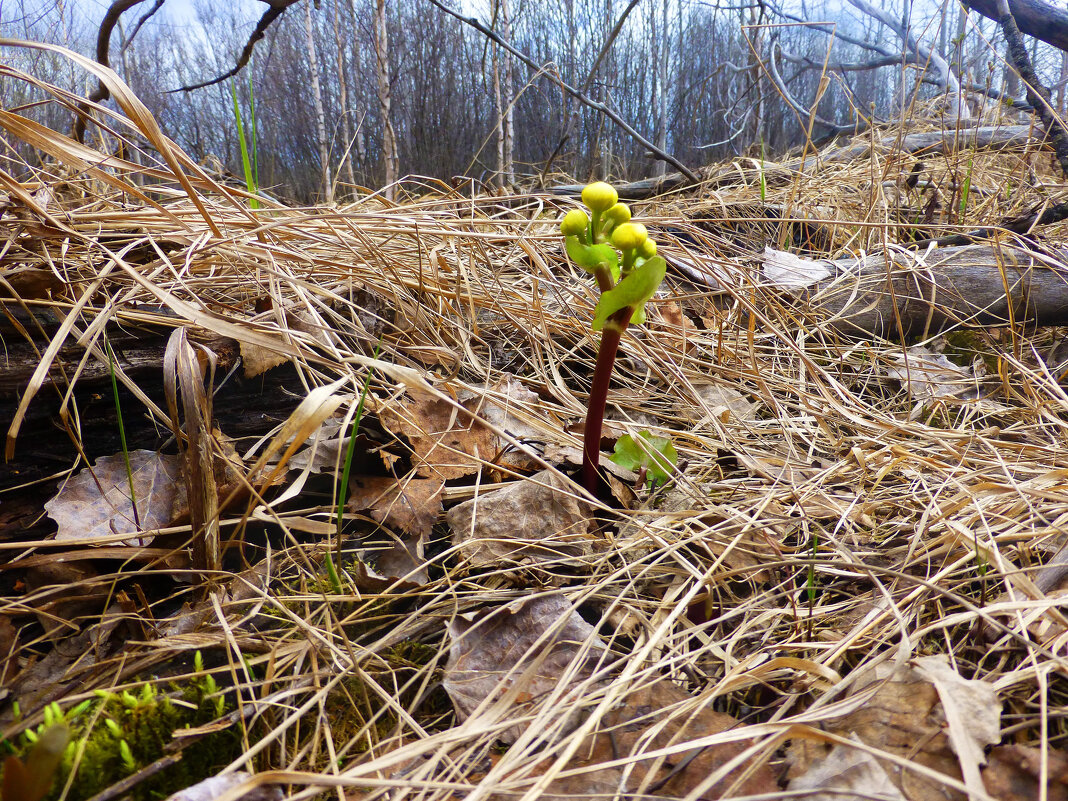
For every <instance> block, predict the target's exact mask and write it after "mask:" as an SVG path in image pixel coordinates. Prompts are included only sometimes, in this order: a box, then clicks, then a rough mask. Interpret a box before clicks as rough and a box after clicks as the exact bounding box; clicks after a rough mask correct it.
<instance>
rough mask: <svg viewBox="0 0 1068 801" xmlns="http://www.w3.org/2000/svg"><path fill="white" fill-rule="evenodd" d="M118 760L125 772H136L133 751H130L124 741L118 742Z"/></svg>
mask: <svg viewBox="0 0 1068 801" xmlns="http://www.w3.org/2000/svg"><path fill="white" fill-rule="evenodd" d="M119 758H120V759H121V760H122V766H123V767H124V768H126V770H127V771H129V772H130V773H133V772H134V771H135V770H137V760H136V759H134V755H133V751H131V750H130V744H129V743H128V742H126V741H125V740H119Z"/></svg>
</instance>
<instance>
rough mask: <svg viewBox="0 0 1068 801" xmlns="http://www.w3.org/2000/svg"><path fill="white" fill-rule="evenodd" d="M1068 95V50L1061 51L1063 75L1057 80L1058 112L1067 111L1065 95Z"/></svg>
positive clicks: (1062, 113)
mask: <svg viewBox="0 0 1068 801" xmlns="http://www.w3.org/2000/svg"><path fill="white" fill-rule="evenodd" d="M1066 95H1068V50H1065V51H1064V52H1062V53H1061V77H1060V78H1059V79H1058V80H1057V113H1058V114H1060V115H1061V116H1062V117H1063V116H1064V113H1065V103H1064V100H1065V96H1066Z"/></svg>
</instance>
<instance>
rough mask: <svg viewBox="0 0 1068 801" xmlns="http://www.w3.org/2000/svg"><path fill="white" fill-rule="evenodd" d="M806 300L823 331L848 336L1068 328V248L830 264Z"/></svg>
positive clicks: (967, 249)
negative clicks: (970, 327) (961, 327)
mask: <svg viewBox="0 0 1068 801" xmlns="http://www.w3.org/2000/svg"><path fill="white" fill-rule="evenodd" d="M829 267H830V269H831V276H830V277H828V278H826V279H824V280H821V281H819V282H818V283H816V284H814V285H813V286H811V287H809V288H808V289H807V290H805V291H804V292H803V293H802V298H803V299H804V300H805V301H807V303H808V304H809V305H810V308H814V309H815V310H816V312H817V314H818V315H819V318H820V321H821V324H826V323H827V322H829V323H830V324H831V325H833V326H834V327H835V328H836V329H837V330H839V331H841V332H843V333H846V334H849V333H852V334H854V335H855V334H857V333H862V334H875V335H877V336H886V337H894V338H896V337H897V336H902V335H903V336H904V337H906V338H913V337H923V336H926V335H929V334H934V333H937V332H940V331H946V330H948V329H951V328H954V327H956V326H958V325H985V326H1003V325H1009V324H1014V325H1020V324H1026V325H1028V326H1044V325H1066V324H1068V248H1065V247H1059V248H1054V249H1051V250H1047V251H1045V252H1044V253H1038V252H1035V251H1030V250H1025V249H1023V248H1021V247H1015V246H1007V245H997V244H981V245H967V246H963V247H951V248H932V249H931V250H929V251H925V252H919V253H914V252H906V251H897V252H893V253H890V254H885V253H883V254H876V255H871V256H868V257H866V258H864V259H861V260H859V261H858V260H856V259H844V260H839V261H834V262H830V263H829Z"/></svg>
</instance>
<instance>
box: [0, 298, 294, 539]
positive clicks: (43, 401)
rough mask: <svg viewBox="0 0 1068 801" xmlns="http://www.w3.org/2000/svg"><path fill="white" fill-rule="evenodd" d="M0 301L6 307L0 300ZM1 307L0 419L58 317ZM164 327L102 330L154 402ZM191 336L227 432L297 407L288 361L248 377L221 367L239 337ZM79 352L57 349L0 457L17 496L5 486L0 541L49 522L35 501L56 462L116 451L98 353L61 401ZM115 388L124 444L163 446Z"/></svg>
mask: <svg viewBox="0 0 1068 801" xmlns="http://www.w3.org/2000/svg"><path fill="white" fill-rule="evenodd" d="M0 307H4V304H3V303H2V302H0ZM5 311H6V312H7V315H6V316H7V321H6V322H4V323H2V324H0V336H2V337H3V340H4V342H5V343H6V346H5V351H6V352H5V362H4V369H3V370H2V371H0V419H4V420H11V419H12V417H13V416H14V413H15V410H16V408H17V407H18V404H19V401H20V399H21V396H22V392H23V390H24V389H25V387H26V384H27V382H28V381H29V379H30V376H31V375H32V374H33V372H34V370H35V369H36V368H37V365H38V362H39V360H40V353H41V352H42V351H43V350H44V348H45V347H46V345H47V341H48V337H49V336H51V335H52V334H54V333H55V329H56V327H57V324H56V323H55V322H54V321H51V322H48V321H47V320H44V319H42V318H40V317H36V318H35V319H32V320H31V319H28V315H26V314H25V312H23V311H22V310H19V309H17V308H12V307H5ZM31 322H32V324H30V325H27V323H31ZM176 324H177V321H176ZM37 326H39V327H37ZM17 328H21V329H22V331H23V332H28V331H34V332H35V336H33V341H32V342H31V341H27V340H26V339H25V338H24V334H21V335H20V333H19V332H18V331H17V330H16V329H17ZM171 330H172V327H168V326H166V325H143V326H135V325H131V324H125V325H123V326H122V328H118V327H115V328H113V329H112V328H109V332H108V341H109V343H110V344H111V347H112V349H113V351H114V353H115V359H116V363H117V366H118V367H119V368H120V369H121V370H122V371H123V372H124V373H125V374H126V375H128V376H129V377H131V378H133V379H135V380H136V381H137V385H138V387H139V388H140V389H141V390H142V391H143V392H144V393H145V394H146V395H147V396H148V397H149V398H151V399H152V400H153V401H155V402H156V403H157V404H158V405H160V406H163V405H164V392H163V355H164V352H165V350H166V346H167V339H168V337H169V335H170V332H171ZM194 336H196V335H194ZM196 338H197V339H198V341H200V342H201V343H202V344H204V345H205V346H207V347H209V348H210V349H211V350H212V351H214V352H215V353H216V354H217V356H218V359H219V361H218V368H217V373H216V375H217V379H216V380H217V383H218V384H219V386H217V387H216V389H217V391H218V394H217V395H216V396H215V420H214V423H215V425H216V426H217V427H219V428H220V429H221V430H223V431H225V432H226V434H227V435H228V436H231V437H233V438H235V439H236V438H241V437H260V436H262V435H263V434H265V433H267V432H268V431H270V430H271V428H273V427H274V426H276V425H277V424H279V423H280V422H281V421H282V420H284V419H285V417H286V416H287V415H288V414H289V413H290V412H291V411H292V410H293V409H294V408H295V407H296V405H297V403H298V402H299V400H300V399H299V397H296V396H294V395H292V394H291V393H290V392H289V391H288V389H287V387H289V386H291V385H293V384H294V382H295V380H296V379H295V377H294V375H293V370H292V368H290V367H287V366H282V367H278V368H275V369H274V370H271V371H269V372H268V373H266V374H264V375H263V376H259V377H256V378H253V379H246V378H244V377H243V376H242V375H241V371H240V370H238V371H235V372H234V373H233V374H232V375H228V373H229V372H230V369H231V368H232V367H233V366H234V365H235V364H236V363H237V359H238V346H237V343H236V342H234V341H232V340H229V339H225V338H223V337H218V336H214V335H209V334H206V332H200V335H199V336H197V337H196ZM84 357H85V351H84V349H83V348H82V347H81V346H80V345H78V344H77V343H76V342H74V341H73V340H72V341H71V342H69V343H68V344H66V345H64V346H63V348H61V349H60V352H59V355H58V357H57V358H56V360H55V363H54V365H53V367H52V369H51V370H50V372H49V375H48V378H47V379H46V381H45V384H44V386H43V387H42V389H41V391H40V392H38V393H37V395H36V396H35V397H34V400H33V403H31V404H30V407H29V411H28V413H27V416H26V419H25V421H24V424H23V427H22V430H21V432H20V434H19V439H18V441H17V442H16V450H15V457H14V459H12V460H11V461H9V462H5V463H0V493H4V492H5V491H9V490H12V489H13V488H15V487H21V489H20V490H19V491H18V492H17V493H16V494H15V497H11V495H10V494H8V495H4V496H3V497H4V498H5V501H4V508H3V512H2V513H0V541H3V540H6V539H10V538H12V537H14V536H16V535H17V536H18V537H20V538H25V537H26V536H27V535H28V534H33V533H38V534H42V535H43V534H46V533H47V532H48V530H49V528H50V526H51V524H50V523H48V522H47V521H46V520H45V521H42V519H41V504H42V502H43V501H44V500H46V499H47V498H48V497H50V496H51V494H53V493H54V491H55V486H56V484H57V482H58V481H59V480H60V478H61V477H62V473H63V471H65V470H66V469H69V468H70V467H71V466H73V465H74V464H75V463H76V462H77V460H78V459H79V454H83V455H84V456H85V457H87V458H88V459H89V460H90V461H92V460H94V459H96V458H97V457H99V456H106V455H111V454H114V453H118V452H120V451H121V448H122V443H121V441H120V435H119V424H118V420H117V418H116V414H115V402H114V397H113V393H112V388H111V372H110V370H109V367H108V364H107V363H106V362H101V361H99V360H97V359H90V360H89V361H88V362H87V363H86V364H85V365H84V366H83V368H82V371H81V373H80V374H78V376H77V380H76V382H75V385H74V388H73V390H72V391H71V397H70V399H69V400H68V401H67V402H66V403H64V396H65V394H66V393H67V392H68V389H69V383H70V382H71V381H72V379H73V378H74V376H75V372H76V370H77V367H78V365H79V363H80V362H81V361H82V360H83V358H84ZM119 396H120V403H121V404H122V408H123V410H124V414H123V429H124V430H125V433H126V438H127V441H128V443H129V447H130V448H131V449H138V448H148V449H152V450H156V449H159V448H160V447H162V446H163V444H164V442H165V440H166V439H167V437H168V435H169V433H170V431H169V429H167V427H166V424H165V423H163V422H161V421H158V420H153V419H151V418H150V417H149V416H148V415H147V414H145V413H143V410H140V409H139V402H138V401H137V400H136V399H135V398H134V397H133V395H132V394H131V393H129V392H128V391H127V390H125V389H120V391H119ZM64 409H65V411H64ZM139 412H140V413H139ZM76 441H77V444H76Z"/></svg>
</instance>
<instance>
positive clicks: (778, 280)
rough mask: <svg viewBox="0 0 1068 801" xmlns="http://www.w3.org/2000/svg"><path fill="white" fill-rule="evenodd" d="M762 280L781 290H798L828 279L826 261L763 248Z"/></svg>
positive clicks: (828, 272)
mask: <svg viewBox="0 0 1068 801" xmlns="http://www.w3.org/2000/svg"><path fill="white" fill-rule="evenodd" d="M763 272H764V280H766V281H767V282H768V283H771V284H774V285H775V286H777V287H780V288H781V289H787V290H798V289H804V288H805V287H807V286H811V285H812V284H815V283H817V282H819V281H822V280H823V279H824V278H829V277H830V275H831V270H830V268H829V267H828V266H827V262H826V261H817V260H815V259H805V258H802V257H801V256H795V255H794V254H793V253H789V252H787V251H785V250H776V249H775V248H772V247H768V246H767V245H765V246H764V269H763Z"/></svg>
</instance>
